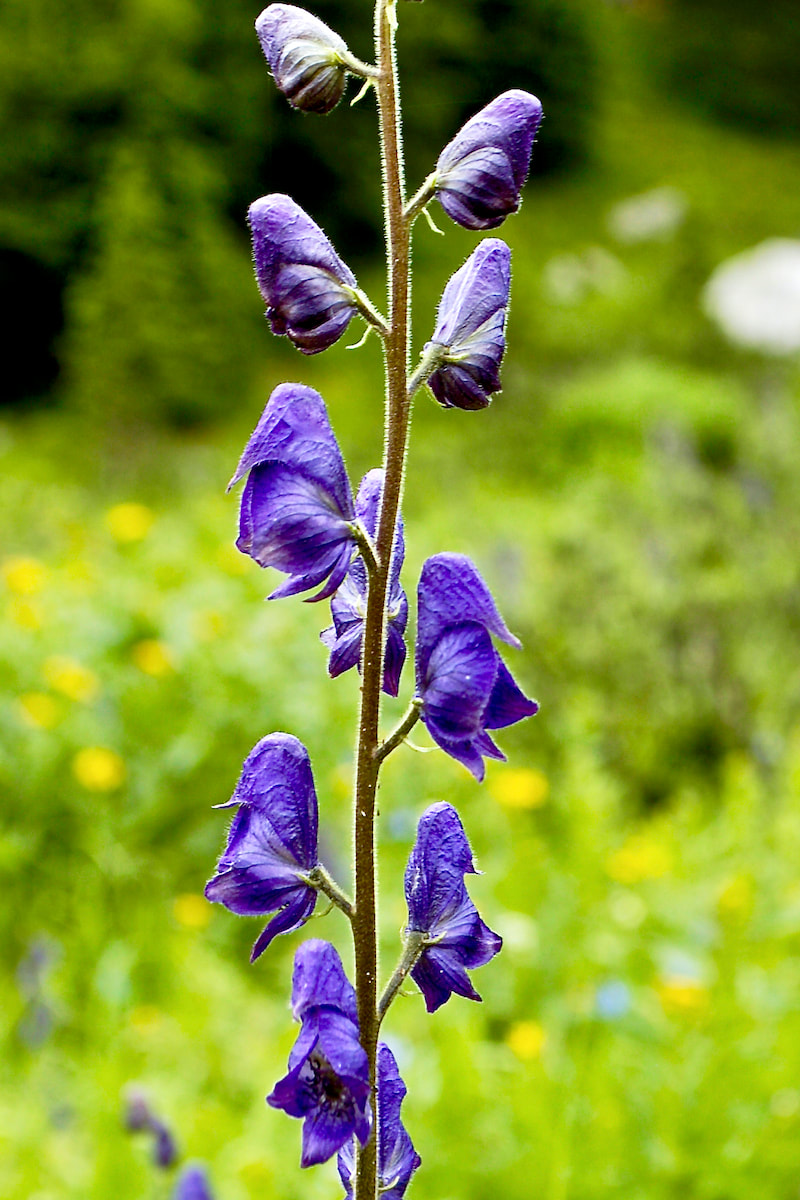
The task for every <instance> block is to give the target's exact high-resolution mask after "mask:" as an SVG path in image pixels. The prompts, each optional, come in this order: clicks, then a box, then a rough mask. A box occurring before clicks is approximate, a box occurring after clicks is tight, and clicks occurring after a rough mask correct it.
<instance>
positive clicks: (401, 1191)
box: [337, 1042, 421, 1200]
mask: <svg viewBox="0 0 800 1200" xmlns="http://www.w3.org/2000/svg"><path fill="white" fill-rule="evenodd" d="M407 1090H408V1089H407V1088H406V1085H405V1084H404V1083H403V1081H402V1079H401V1078H400V1072H399V1071H398V1069H397V1063H396V1062H395V1057H394V1055H393V1054H392V1052H391V1050H390V1049H389V1047H388V1046H387V1045H386V1043H385V1042H381V1043H380V1044H379V1045H378V1175H379V1181H380V1183H379V1191H380V1196H381V1200H403V1196H404V1195H405V1192H406V1188H407V1187H408V1184H409V1180H410V1179H411V1176H412V1175H413V1174H414V1172H415V1171H416V1169H417V1167H418V1166H419V1164H420V1162H421V1159H420V1157H419V1155H418V1154H417V1152H416V1150H415V1149H414V1147H413V1145H412V1142H411V1138H410V1137H409V1136H408V1133H407V1132H406V1130H405V1128H404V1126H403V1123H402V1121H401V1120H400V1106H401V1104H402V1103H403V1100H404V1098H405V1095H406V1091H407ZM337 1165H338V1167H339V1178H340V1179H341V1181H342V1185H343V1187H344V1189H345V1193H346V1196H345V1200H352V1196H353V1175H354V1173H355V1165H356V1155H355V1143H354V1141H353V1139H352V1138H351V1139H350V1141H349V1142H347V1143H346V1145H344V1146H343V1147H342V1149H341V1150H340V1151H339V1158H338V1159H337Z"/></svg>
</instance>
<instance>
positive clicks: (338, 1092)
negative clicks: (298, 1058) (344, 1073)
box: [300, 1050, 353, 1115]
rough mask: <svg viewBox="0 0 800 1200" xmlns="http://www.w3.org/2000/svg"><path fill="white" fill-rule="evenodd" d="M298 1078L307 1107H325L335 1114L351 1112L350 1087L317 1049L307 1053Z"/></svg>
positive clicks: (351, 1098)
mask: <svg viewBox="0 0 800 1200" xmlns="http://www.w3.org/2000/svg"><path fill="white" fill-rule="evenodd" d="M300 1080H301V1084H302V1087H303V1092H304V1094H305V1096H306V1098H307V1101H308V1107H309V1108H325V1109H327V1110H328V1111H329V1112H330V1113H336V1114H337V1115H338V1114H341V1115H344V1114H346V1113H350V1112H352V1110H353V1097H352V1095H351V1093H350V1089H349V1088H348V1087H347V1084H346V1083H345V1082H344V1081H343V1080H342V1079H341V1078H340V1077H339V1076H338V1075H337V1074H336V1072H335V1071H334V1069H333V1067H332V1066H331V1064H330V1063H329V1062H328V1060H327V1058H326V1057H325V1055H324V1054H321V1053H320V1051H319V1050H312V1051H311V1053H310V1054H309V1056H308V1058H307V1059H306V1062H305V1066H304V1067H303V1071H302V1074H301V1076H300Z"/></svg>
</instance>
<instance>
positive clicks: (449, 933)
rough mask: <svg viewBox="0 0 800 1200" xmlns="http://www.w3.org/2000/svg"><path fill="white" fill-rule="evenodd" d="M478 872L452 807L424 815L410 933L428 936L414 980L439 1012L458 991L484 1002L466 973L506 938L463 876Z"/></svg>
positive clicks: (409, 877) (409, 876) (412, 865)
mask: <svg viewBox="0 0 800 1200" xmlns="http://www.w3.org/2000/svg"><path fill="white" fill-rule="evenodd" d="M465 874H471V875H474V874H476V871H475V864H474V863H473V861H472V851H471V849H470V845H469V842H468V841H467V835H466V834H465V833H464V827H463V825H462V824H461V819H460V817H459V815H458V813H457V812H456V810H455V809H454V808H453V806H452V804H447V803H445V802H444V801H440V802H439V803H438V804H432V805H431V806H430V808H428V809H426V811H425V812H424V813H423V814H422V817H421V818H420V822H419V825H418V827H417V840H416V842H415V844H414V848H413V850H412V851H411V856H410V857H409V860H408V866H407V867H406V875H405V891H406V903H407V904H408V926H407V927H406V933H407V934H422V935H423V950H422V953H421V954H420V956H419V958H418V959H417V961H416V964H415V966H414V967H412V970H411V978H412V979H413V980H414V982H415V983H416V984H417V986H418V987H419V988H420V990H421V992H422V994H423V996H424V997H425V1007H426V1008H427V1010H428V1012H435V1011H436V1009H437V1008H440V1007H441V1005H442V1004H444V1003H445V1001H446V1000H448V999H449V998H450V996H451V995H452V993H453V992H456V993H457V994H458V995H459V996H465V997H466V998H467V999H468V1000H480V996H479V995H478V993H477V992H476V991H475V988H474V987H473V986H472V983H471V982H470V979H469V976H468V975H467V969H470V970H472V969H473V968H474V967H482V966H483V965H484V964H485V963H488V962H489V960H490V959H492V958H494V956H495V954H497V953H498V951H499V950H500V948H501V946H502V945H503V940H502V938H501V937H499V936H498V934H496V933H493V932H492V930H491V929H489V927H488V925H485V924H484V922H483V921H482V920H481V918H480V917H479V916H478V910H477V909H476V907H475V905H474V904H473V903H472V901H471V900H470V898H469V896H468V895H467V889H466V887H465V886H464V875H465Z"/></svg>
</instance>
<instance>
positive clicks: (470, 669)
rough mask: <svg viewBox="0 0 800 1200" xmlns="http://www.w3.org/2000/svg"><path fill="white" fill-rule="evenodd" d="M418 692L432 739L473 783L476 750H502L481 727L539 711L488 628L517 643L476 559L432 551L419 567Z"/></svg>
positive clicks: (497, 753) (479, 761)
mask: <svg viewBox="0 0 800 1200" xmlns="http://www.w3.org/2000/svg"><path fill="white" fill-rule="evenodd" d="M417 597H418V615H417V653H416V674H417V696H418V697H419V699H420V700H421V701H422V709H421V717H422V720H423V721H424V723H425V725H426V727H427V729H428V732H429V733H430V735H431V737H432V738H433V740H434V741H435V742H436V743H437V744H438V745H439V746H441V748H442V749H443V750H444V751H445V752H446V753H447V754H450V755H452V757H453V758H455V759H457V760H458V761H459V762H461V763H463V764H464V766H465V767H466V768H467V770H468V771H471V772H472V774H473V775H474V776H475V778H476V779H477V780H478V781H479V782H480V781H481V780H482V779H483V776H484V773H485V766H484V762H483V755H487V756H488V757H490V758H499V759H502V760H504V759H505V755H504V754H503V753H502V751H501V750H500V749H499V748H498V747H497V746H496V745H495V743H494V742H493V741H492V739H491V737H490V736H489V734H488V733H487V730H488V729H502V728H504V727H505V726H506V725H513V724H514V723H515V722H517V721H521V720H522V719H523V718H524V717H530V716H533V714H534V713H536V712H538V711H539V706H538V704H537V703H536V701H535V700H529V699H528V698H527V696H524V695H523V693H522V692H521V691H520V689H519V688H518V687H517V685H516V683H515V682H514V680H513V679H512V677H511V674H510V672H509V670H508V668H507V667H506V665H505V663H504V662H503V661H502V659H501V658H500V655H499V654H498V653H497V651H496V650H495V648H494V645H493V644H492V639H491V636H490V634H494V635H495V636H496V637H499V638H502V640H503V641H504V642H508V644H509V645H511V646H519V642H518V641H517V639H516V638H515V637H514V636H513V635H512V634H511V633H509V631H508V629H507V628H506V625H505V622H504V621H503V619H502V617H501V616H500V614H499V612H498V611H497V607H496V605H495V603H494V600H493V599H492V595H491V593H490V591H489V589H488V588H487V586H486V584H485V583H484V581H483V580H482V579H481V577H480V575H479V574H478V570H477V568H476V567H475V564H474V563H473V562H471V561H470V559H468V558H465V557H464V555H462V554H436V555H434V556H433V557H432V558H429V559H427V560H426V562H425V563H424V564H423V567H422V574H421V576H420V580H419V587H418V591H417Z"/></svg>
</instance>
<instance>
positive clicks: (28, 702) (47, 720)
mask: <svg viewBox="0 0 800 1200" xmlns="http://www.w3.org/2000/svg"><path fill="white" fill-rule="evenodd" d="M17 704H18V705H19V709H20V712H21V715H22V719H23V720H24V721H25V722H26V724H28V725H33V726H35V727H36V728H37V729H52V728H53V726H54V725H57V724H58V721H59V719H60V717H61V710H60V709H59V707H58V705H57V704H56V702H55V700H54V699H53V697H52V696H46V695H45V694H44V692H26V693H25V695H24V696H20V698H19V700H18V701H17Z"/></svg>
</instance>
